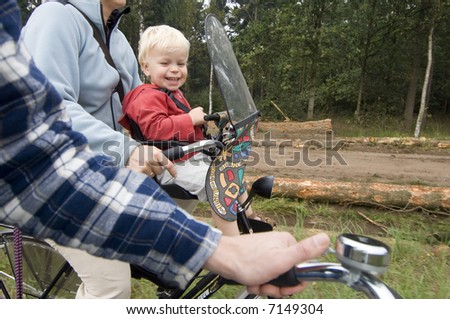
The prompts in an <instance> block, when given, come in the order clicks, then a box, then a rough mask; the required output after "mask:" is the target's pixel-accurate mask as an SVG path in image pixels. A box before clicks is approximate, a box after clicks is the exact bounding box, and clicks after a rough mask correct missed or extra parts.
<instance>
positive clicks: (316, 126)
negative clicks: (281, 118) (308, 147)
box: [258, 119, 333, 135]
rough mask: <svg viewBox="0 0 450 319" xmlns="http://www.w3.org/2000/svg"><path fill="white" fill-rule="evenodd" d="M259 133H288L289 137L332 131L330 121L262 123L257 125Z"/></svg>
mask: <svg viewBox="0 0 450 319" xmlns="http://www.w3.org/2000/svg"><path fill="white" fill-rule="evenodd" d="M258 129H259V131H260V132H262V133H265V132H271V131H280V132H281V133H290V135H292V134H294V135H298V134H301V133H310V134H325V133H326V132H328V131H332V130H333V126H332V124H331V119H325V120H318V121H307V122H289V123H288V124H286V122H281V123H277V122H264V121H261V122H259V124H258Z"/></svg>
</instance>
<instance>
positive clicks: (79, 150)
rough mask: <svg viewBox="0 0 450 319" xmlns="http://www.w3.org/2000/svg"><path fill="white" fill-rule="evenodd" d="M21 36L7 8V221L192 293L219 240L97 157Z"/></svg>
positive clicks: (0, 127) (3, 177) (133, 176)
mask: <svg viewBox="0 0 450 319" xmlns="http://www.w3.org/2000/svg"><path fill="white" fill-rule="evenodd" d="M19 35H20V12H19V9H18V7H17V3H16V1H15V0H6V1H2V2H1V3H0V134H1V138H0V149H1V153H0V221H1V222H3V223H7V224H12V225H16V226H19V227H20V228H21V229H22V230H23V231H24V232H26V233H28V234H31V235H33V236H36V237H38V238H51V239H53V240H54V241H56V242H57V243H59V244H61V245H65V246H70V247H74V248H80V249H83V250H86V251H88V252H89V253H91V254H93V255H96V256H101V257H107V258H113V259H120V260H122V261H126V262H129V263H133V264H138V265H141V266H144V267H145V268H147V269H150V270H151V271H152V272H153V273H154V274H155V275H157V276H158V277H159V278H160V279H161V280H164V281H166V282H167V283H171V284H178V285H180V286H183V285H185V284H186V283H187V281H188V280H189V279H190V278H191V277H192V276H193V275H194V274H195V273H196V272H197V271H198V270H199V269H200V268H201V267H202V266H203V264H204V262H205V261H206V259H207V258H208V257H209V256H210V255H211V254H212V252H213V251H214V249H215V248H216V246H217V242H218V241H219V239H220V232H218V231H217V230H214V229H212V228H211V227H209V226H208V225H206V224H204V223H201V222H198V221H196V220H194V219H193V218H192V217H191V216H190V215H188V214H187V213H185V212H184V211H182V210H181V209H179V208H178V207H177V206H176V204H175V203H174V202H173V201H172V200H171V199H170V197H168V195H167V194H166V193H165V192H164V191H162V190H161V189H160V188H159V186H158V185H157V184H156V183H155V182H154V181H153V180H152V179H150V178H147V177H145V176H144V175H142V174H138V173H135V172H132V171H130V170H128V169H117V168H115V167H112V166H108V165H107V163H108V159H107V158H106V157H101V156H94V155H93V153H91V152H90V151H89V150H88V149H87V146H86V145H87V142H86V139H85V137H84V136H83V135H81V134H80V133H77V132H74V131H72V130H71V127H70V122H69V120H68V118H67V116H66V114H65V112H64V108H63V105H62V100H61V98H60V97H59V95H58V94H57V92H56V91H55V89H54V88H53V87H52V86H51V84H50V83H49V82H48V80H47V79H46V78H45V76H44V75H43V74H42V73H41V72H40V71H39V70H38V69H37V68H36V67H35V65H34V64H33V61H32V59H31V57H30V55H29V54H28V52H27V51H26V49H25V48H24V46H23V45H22V44H21V42H20V41H19ZM105 163H106V164H105Z"/></svg>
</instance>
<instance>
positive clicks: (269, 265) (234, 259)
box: [204, 232, 330, 298]
mask: <svg viewBox="0 0 450 319" xmlns="http://www.w3.org/2000/svg"><path fill="white" fill-rule="evenodd" d="M329 245H330V238H329V237H328V235H326V234H325V233H320V234H317V235H315V236H312V237H309V238H306V239H304V240H302V241H300V242H297V240H296V239H295V238H294V237H293V236H292V235H291V234H289V233H286V232H266V233H255V234H251V235H241V236H235V237H227V236H222V239H221V240H220V242H219V245H218V246H217V249H216V251H215V252H214V253H213V254H212V255H211V257H209V259H208V260H207V261H206V263H205V265H204V267H205V268H206V269H208V270H211V271H212V272H214V273H217V274H219V275H221V276H223V277H225V278H227V279H233V280H235V281H237V282H239V283H241V284H243V285H247V290H248V292H249V293H254V294H258V295H267V296H272V297H276V298H280V297H283V296H290V295H292V294H295V293H298V292H300V291H302V290H303V289H305V288H306V284H307V283H305V282H303V283H300V284H299V285H297V286H294V287H277V286H274V285H271V284H267V282H269V281H270V280H272V279H275V278H277V277H278V276H280V275H282V274H284V273H285V272H287V271H288V270H290V269H292V267H294V266H295V265H297V264H299V263H302V262H305V261H307V260H310V259H314V258H317V257H319V256H321V255H322V254H323V253H324V252H325V251H326V250H327V248H328V247H329Z"/></svg>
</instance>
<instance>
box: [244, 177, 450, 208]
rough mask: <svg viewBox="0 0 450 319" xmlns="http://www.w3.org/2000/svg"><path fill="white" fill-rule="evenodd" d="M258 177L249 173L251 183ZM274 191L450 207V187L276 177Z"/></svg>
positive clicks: (351, 201)
mask: <svg viewBox="0 0 450 319" xmlns="http://www.w3.org/2000/svg"><path fill="white" fill-rule="evenodd" d="M256 178H257V177H253V176H248V177H246V180H247V182H248V184H249V185H251V184H252V182H253V181H254V180H255V179H256ZM273 194H274V195H279V196H285V197H290V198H301V199H305V200H314V201H320V202H329V203H337V204H359V205H363V206H367V205H373V206H386V207H396V208H401V209H410V208H424V209H427V210H444V211H450V188H447V187H428V186H416V185H395V184H383V183H353V182H325V181H314V180H306V179H291V178H275V181H274V187H273Z"/></svg>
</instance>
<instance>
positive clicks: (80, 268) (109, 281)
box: [47, 240, 131, 299]
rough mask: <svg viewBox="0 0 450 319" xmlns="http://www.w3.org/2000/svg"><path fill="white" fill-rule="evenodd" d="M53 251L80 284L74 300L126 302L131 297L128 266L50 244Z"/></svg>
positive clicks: (51, 242) (49, 241)
mask: <svg viewBox="0 0 450 319" xmlns="http://www.w3.org/2000/svg"><path fill="white" fill-rule="evenodd" d="M47 242H48V243H49V244H50V245H51V246H52V247H53V248H55V249H56V250H57V251H58V252H59V253H60V254H61V255H62V256H63V257H64V258H65V259H66V260H67V261H68V262H69V263H70V265H71V266H72V268H73V269H74V270H75V272H76V273H77V274H78V277H80V279H81V281H82V283H81V285H80V287H79V288H78V291H77V295H76V298H77V299H93V298H102V299H129V298H130V296H131V270H130V265H129V264H128V263H125V262H122V261H119V260H112V259H105V258H101V257H95V256H93V255H90V254H88V253H87V252H85V251H83V250H80V249H74V248H69V247H64V246H60V245H58V244H56V243H55V242H53V241H51V240H47Z"/></svg>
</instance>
